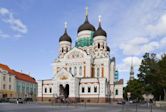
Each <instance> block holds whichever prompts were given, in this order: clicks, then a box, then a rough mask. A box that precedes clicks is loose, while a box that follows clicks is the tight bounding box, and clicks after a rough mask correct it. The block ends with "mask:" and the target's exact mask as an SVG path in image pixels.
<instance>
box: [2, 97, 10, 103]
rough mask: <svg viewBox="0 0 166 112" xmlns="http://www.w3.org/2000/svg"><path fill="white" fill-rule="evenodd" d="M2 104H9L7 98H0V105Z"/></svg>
mask: <svg viewBox="0 0 166 112" xmlns="http://www.w3.org/2000/svg"><path fill="white" fill-rule="evenodd" d="M3 102H9V99H8V98H1V99H0V103H3Z"/></svg>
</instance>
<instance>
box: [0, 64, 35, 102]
mask: <svg viewBox="0 0 166 112" xmlns="http://www.w3.org/2000/svg"><path fill="white" fill-rule="evenodd" d="M36 96H37V82H36V80H35V79H34V78H33V77H31V76H29V75H28V74H25V73H22V72H18V71H15V70H13V69H11V68H10V67H8V66H7V65H4V64H1V63H0V99H1V98H32V99H33V100H36Z"/></svg>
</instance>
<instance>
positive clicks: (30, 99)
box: [24, 98, 33, 102]
mask: <svg viewBox="0 0 166 112" xmlns="http://www.w3.org/2000/svg"><path fill="white" fill-rule="evenodd" d="M24 101H25V102H33V99H32V98H25V99H24Z"/></svg>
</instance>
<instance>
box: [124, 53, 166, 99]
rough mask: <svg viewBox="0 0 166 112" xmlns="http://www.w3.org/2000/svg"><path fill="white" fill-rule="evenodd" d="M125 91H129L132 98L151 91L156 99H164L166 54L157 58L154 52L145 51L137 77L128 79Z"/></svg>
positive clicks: (165, 89) (165, 90)
mask: <svg viewBox="0 0 166 112" xmlns="http://www.w3.org/2000/svg"><path fill="white" fill-rule="evenodd" d="M125 91H128V92H131V96H132V98H133V99H135V98H137V97H138V98H141V96H142V94H150V93H151V94H153V95H154V98H155V99H156V100H160V99H165V100H166V54H164V55H163V56H162V57H161V59H158V58H157V57H156V54H154V53H145V55H144V56H143V59H142V62H141V65H140V67H139V73H138V79H135V80H133V81H129V82H128V85H127V87H126V88H125ZM125 94H126V93H125ZM164 96H165V98H164Z"/></svg>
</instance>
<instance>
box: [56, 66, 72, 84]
mask: <svg viewBox="0 0 166 112" xmlns="http://www.w3.org/2000/svg"><path fill="white" fill-rule="evenodd" d="M55 79H56V80H61V81H64V80H70V79H73V76H72V74H71V73H69V72H68V71H66V70H65V69H64V68H62V69H61V70H60V71H59V72H58V74H57V75H56V76H55Z"/></svg>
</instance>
